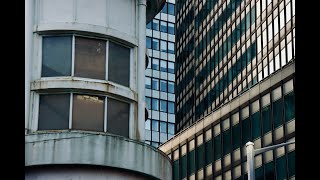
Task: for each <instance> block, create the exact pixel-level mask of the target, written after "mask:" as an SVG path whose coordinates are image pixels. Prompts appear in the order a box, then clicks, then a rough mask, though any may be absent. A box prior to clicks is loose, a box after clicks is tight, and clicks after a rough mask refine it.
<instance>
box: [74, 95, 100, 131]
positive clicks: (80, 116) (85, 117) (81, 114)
mask: <svg viewBox="0 0 320 180" xmlns="http://www.w3.org/2000/svg"><path fill="white" fill-rule="evenodd" d="M104 99H105V98H104V97H99V96H89V95H78V94H75V95H73V108H72V129H78V130H88V131H100V132H103V129H104V126H103V120H104Z"/></svg>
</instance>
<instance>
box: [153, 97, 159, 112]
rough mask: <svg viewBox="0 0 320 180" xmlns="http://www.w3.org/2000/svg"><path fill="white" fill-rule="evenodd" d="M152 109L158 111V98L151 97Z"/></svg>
mask: <svg viewBox="0 0 320 180" xmlns="http://www.w3.org/2000/svg"><path fill="white" fill-rule="evenodd" d="M152 110H156V111H159V100H158V99H152Z"/></svg>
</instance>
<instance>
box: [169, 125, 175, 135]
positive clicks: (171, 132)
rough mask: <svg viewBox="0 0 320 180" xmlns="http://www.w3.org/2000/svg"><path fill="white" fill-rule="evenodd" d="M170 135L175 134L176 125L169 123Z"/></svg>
mask: <svg viewBox="0 0 320 180" xmlns="http://www.w3.org/2000/svg"><path fill="white" fill-rule="evenodd" d="M168 133H169V134H174V124H171V123H168Z"/></svg>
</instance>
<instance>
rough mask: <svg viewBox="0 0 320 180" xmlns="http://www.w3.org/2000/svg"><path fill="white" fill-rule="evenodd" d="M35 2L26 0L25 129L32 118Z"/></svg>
mask: <svg viewBox="0 0 320 180" xmlns="http://www.w3.org/2000/svg"><path fill="white" fill-rule="evenodd" d="M33 24H34V0H25V90H24V92H25V129H29V127H28V119H29V116H30V79H31V72H32V71H31V66H32V52H33V43H32V42H33Z"/></svg>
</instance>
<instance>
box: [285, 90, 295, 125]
mask: <svg viewBox="0 0 320 180" xmlns="http://www.w3.org/2000/svg"><path fill="white" fill-rule="evenodd" d="M284 102H285V120H286V122H288V121H289V120H291V119H293V118H295V102H294V93H293V92H291V93H290V94H287V95H286V96H284Z"/></svg>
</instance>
